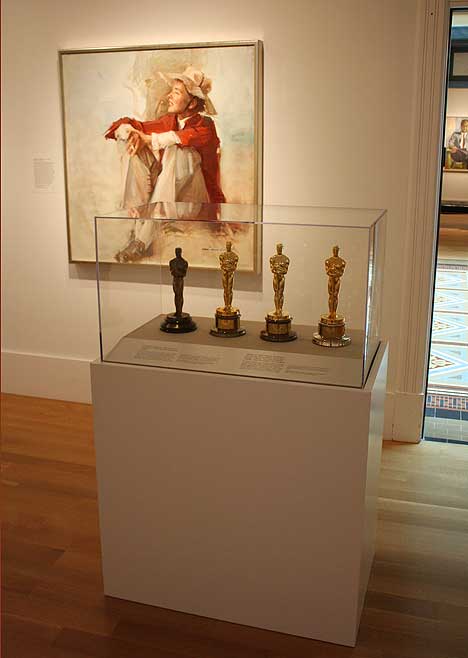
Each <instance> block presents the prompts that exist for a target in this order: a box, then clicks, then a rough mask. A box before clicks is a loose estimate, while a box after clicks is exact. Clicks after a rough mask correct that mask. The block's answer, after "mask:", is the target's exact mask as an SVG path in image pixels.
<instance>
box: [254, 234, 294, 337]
mask: <svg viewBox="0 0 468 658" xmlns="http://www.w3.org/2000/svg"><path fill="white" fill-rule="evenodd" d="M270 269H271V272H272V274H273V291H274V293H275V310H274V311H271V313H268V314H267V316H266V318H265V322H266V328H265V329H263V330H262V331H261V332H260V338H262V339H263V340H269V341H271V342H274V343H280V342H285V341H288V340H295V339H296V338H297V334H296V332H295V331H291V320H292V317H291V316H290V315H289V313H283V304H284V285H285V278H286V274H287V273H288V269H289V258H288V257H287V256H286V254H283V245H282V244H281V243H278V244H277V245H276V254H274V256H272V257H271V258H270Z"/></svg>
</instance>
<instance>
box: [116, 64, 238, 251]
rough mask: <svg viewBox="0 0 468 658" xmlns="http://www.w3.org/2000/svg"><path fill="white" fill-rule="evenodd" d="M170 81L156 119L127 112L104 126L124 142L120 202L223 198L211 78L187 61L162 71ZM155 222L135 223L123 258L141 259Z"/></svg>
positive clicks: (130, 204) (214, 201) (213, 200)
mask: <svg viewBox="0 0 468 658" xmlns="http://www.w3.org/2000/svg"><path fill="white" fill-rule="evenodd" d="M159 75H160V77H161V78H162V79H163V80H164V81H165V82H166V83H167V84H168V86H170V87H171V91H170V92H169V94H168V95H167V98H166V99H165V101H166V102H167V113H166V114H164V115H163V116H161V117H160V118H159V119H156V120H154V121H137V120H135V119H131V118H129V117H124V118H121V119H118V120H117V121H114V122H113V123H112V124H111V125H110V126H109V128H108V129H107V130H106V132H105V135H104V136H105V137H106V139H115V140H120V141H123V142H125V151H126V155H127V156H128V168H127V171H126V173H125V182H124V186H123V196H124V198H123V201H122V206H123V207H126V208H130V207H136V206H140V205H143V204H147V203H155V202H160V201H163V202H170V201H181V202H182V201H184V202H192V203H212V204H217V203H224V202H225V201H226V199H225V196H224V194H223V191H222V189H221V185H220V162H219V160H220V155H219V146H220V140H219V138H218V135H217V132H216V126H215V123H214V121H213V119H212V116H214V115H215V114H216V110H215V108H214V106H213V103H212V101H211V99H210V97H209V92H210V91H211V88H212V82H211V80H210V79H209V78H208V77H206V75H205V74H204V72H203V71H200V70H198V69H195V68H194V67H193V66H187V67H186V68H185V70H184V71H183V72H182V73H160V74H159ZM153 237H154V222H151V221H149V222H144V221H139V222H136V223H135V228H134V231H133V232H132V235H131V239H130V241H129V243H128V244H127V245H126V246H125V247H124V248H123V249H122V250H121V251H119V252H118V253H117V254H116V256H115V257H116V260H118V261H120V262H130V261H137V260H139V259H141V258H142V257H143V256H144V255H145V254H146V253H147V251H148V249H150V248H151V243H152V240H153Z"/></svg>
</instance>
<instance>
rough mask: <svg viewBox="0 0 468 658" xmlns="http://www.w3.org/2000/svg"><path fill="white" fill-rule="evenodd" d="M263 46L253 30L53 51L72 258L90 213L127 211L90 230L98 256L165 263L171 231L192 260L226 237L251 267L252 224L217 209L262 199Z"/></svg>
mask: <svg viewBox="0 0 468 658" xmlns="http://www.w3.org/2000/svg"><path fill="white" fill-rule="evenodd" d="M262 52H263V51H262V43H261V42H259V41H243V42H233V43H231V42H229V43H228V42H222V43H197V44H177V45H159V46H141V47H133V48H113V49H102V50H66V51H60V53H59V57H60V72H61V84H62V110H63V130H64V153H65V179H66V196H67V224H68V248H69V260H70V262H94V260H95V238H94V217H95V216H101V215H105V214H108V213H109V212H111V211H115V214H116V215H117V216H118V217H120V218H124V219H120V220H118V221H116V222H114V223H113V224H112V225H111V222H107V223H105V222H102V224H101V225H102V230H100V235H98V238H99V243H100V260H102V261H103V262H115V263H138V264H144V265H154V264H159V263H160V262H163V263H165V262H166V261H167V260H169V259H170V258H172V256H173V254H174V239H175V238H174V234H176V237H177V242H178V244H179V243H181V244H180V246H182V247H184V254H186V253H190V252H192V253H193V258H192V260H191V261H190V262H191V266H192V267H202V268H212V267H213V268H217V267H218V258H217V257H218V252H219V253H221V251H223V250H224V247H225V243H226V240H227V239H229V240H230V241H231V242H232V245H233V249H234V250H235V251H237V252H238V253H240V254H242V263H243V267H242V269H244V270H246V271H254V270H256V269H257V266H256V261H257V255H258V252H259V235H258V231H255V230H252V227H251V226H250V227H247V226H245V225H242V224H240V223H238V224H229V223H224V222H223V221H222V220H223V218H224V219H226V220H229V219H231V217H230V211H229V209H230V208H231V207H232V208H234V207H241V206H243V205H244V204H253V205H254V206H256V205H259V204H261V202H262V151H263V142H262V124H263V122H262V114H263V109H262V108H263V106H262V90H263V70H262ZM229 204H234V205H233V206H230V205H229ZM180 208H184V213H183V216H180ZM161 213H162V214H161ZM152 218H156V219H159V218H163V219H164V220H167V221H164V230H159V229H158V226H159V223H158V221H154V219H153V220H152ZM207 219H209V220H210V221H206V220H207ZM145 220H152V221H145ZM177 220H181V221H178V222H177V225H175V222H176V221H177ZM182 220H183V221H182ZM191 220H192V221H191Z"/></svg>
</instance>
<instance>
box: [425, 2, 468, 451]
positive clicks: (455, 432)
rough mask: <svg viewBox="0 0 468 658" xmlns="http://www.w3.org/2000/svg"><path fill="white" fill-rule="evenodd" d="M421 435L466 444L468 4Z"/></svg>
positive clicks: (455, 87) (454, 55)
mask: <svg viewBox="0 0 468 658" xmlns="http://www.w3.org/2000/svg"><path fill="white" fill-rule="evenodd" d="M447 73H448V74H447V90H446V106H445V135H444V145H443V146H444V148H443V153H442V160H443V172H442V186H441V202H440V208H439V235H438V246H437V261H436V279H435V289H434V308H433V319H432V332H431V350H430V362H429V373H428V384H427V393H426V408H425V419H424V420H425V422H424V433H423V438H424V439H426V440H433V441H442V442H448V443H466V444H468V7H467V8H463V9H452V11H451V23H450V53H449V58H448V72H447Z"/></svg>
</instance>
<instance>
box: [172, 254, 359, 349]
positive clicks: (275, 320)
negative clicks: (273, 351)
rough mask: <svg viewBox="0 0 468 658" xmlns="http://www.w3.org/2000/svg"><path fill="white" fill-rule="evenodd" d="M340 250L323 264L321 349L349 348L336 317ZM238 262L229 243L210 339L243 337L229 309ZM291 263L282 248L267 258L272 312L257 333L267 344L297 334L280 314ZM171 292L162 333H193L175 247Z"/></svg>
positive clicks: (182, 265) (183, 267) (317, 337)
mask: <svg viewBox="0 0 468 658" xmlns="http://www.w3.org/2000/svg"><path fill="white" fill-rule="evenodd" d="M339 250H340V249H339V247H338V246H337V245H335V246H334V247H333V248H332V255H331V256H330V257H329V258H327V260H326V261H325V272H326V274H327V276H328V313H326V314H323V315H321V316H320V320H319V323H318V331H317V332H316V333H314V335H313V338H312V340H313V342H314V343H316V344H317V345H321V346H322V347H344V346H345V345H349V344H350V342H351V338H350V337H349V336H347V335H346V324H345V319H344V317H343V316H342V315H338V313H337V308H338V295H339V292H340V284H341V278H342V276H343V274H344V271H345V267H346V261H345V260H343V258H341V257H340V256H339V255H338V254H339ZM238 262H239V256H238V255H237V254H236V253H235V252H234V251H232V243H231V242H226V251H224V252H223V253H222V254H221V255H220V256H219V264H220V269H221V277H222V285H223V291H224V306H219V307H218V308H217V309H216V313H215V326H214V327H213V328H212V329H211V330H210V333H211V334H212V335H213V336H220V337H223V338H229V337H235V336H243V335H244V334H245V329H243V328H242V327H241V326H240V317H241V316H240V312H239V309H238V308H235V307H234V306H233V305H232V297H233V287H234V274H235V271H236V269H237V264H238ZM289 265H290V260H289V258H288V257H287V256H286V254H283V245H282V244H281V243H278V244H277V245H276V254H274V255H273V256H271V258H270V269H271V272H272V274H273V291H274V301H275V310H274V311H271V312H270V313H268V314H267V315H266V317H265V329H263V330H262V331H261V332H260V338H261V339H262V340H267V341H270V342H286V341H291V340H295V339H296V338H297V333H296V332H295V331H292V329H291V321H292V317H291V316H290V315H289V313H286V312H285V311H283V305H284V287H285V279H286V274H287V273H288V269H289ZM169 269H170V272H171V274H172V288H173V290H174V303H175V313H169V314H168V315H166V317H165V319H164V321H163V322H162V323H161V327H160V328H161V331H166V332H168V333H188V332H190V331H195V330H196V328H197V325H196V324H195V322H194V321H193V320H192V318H191V317H190V314H189V313H184V312H183V311H182V307H183V304H184V294H183V293H184V278H185V276H186V274H187V270H188V263H187V261H186V260H185V259H184V258H182V249H181V248H180V247H176V250H175V258H173V259H172V260H171V261H170V262H169Z"/></svg>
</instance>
